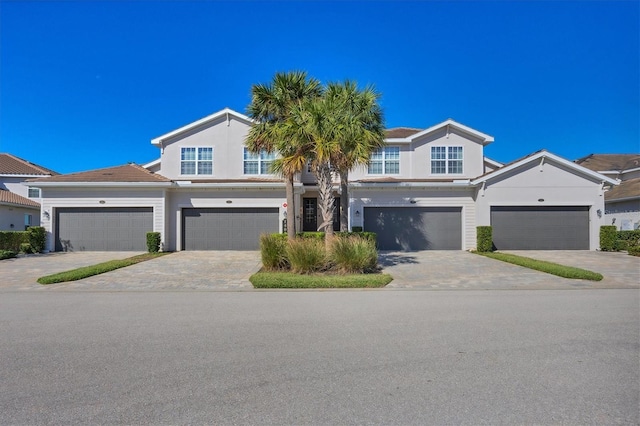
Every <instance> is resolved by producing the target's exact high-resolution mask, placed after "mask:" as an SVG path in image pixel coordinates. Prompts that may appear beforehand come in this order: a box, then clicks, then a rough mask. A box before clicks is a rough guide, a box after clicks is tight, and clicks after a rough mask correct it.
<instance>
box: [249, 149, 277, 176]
mask: <svg viewBox="0 0 640 426" xmlns="http://www.w3.org/2000/svg"><path fill="white" fill-rule="evenodd" d="M243 159H244V160H243V162H244V166H243V168H244V174H245V175H267V174H271V170H269V169H270V167H271V163H273V160H275V159H276V154H275V152H271V153H269V152H267V151H260V153H259V154H254V153H252V152H249V150H248V149H247V148H244V156H243Z"/></svg>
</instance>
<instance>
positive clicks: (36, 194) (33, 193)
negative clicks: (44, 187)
mask: <svg viewBox="0 0 640 426" xmlns="http://www.w3.org/2000/svg"><path fill="white" fill-rule="evenodd" d="M29 198H40V188H34V187H32V186H30V187H29Z"/></svg>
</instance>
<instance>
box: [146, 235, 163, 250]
mask: <svg viewBox="0 0 640 426" xmlns="http://www.w3.org/2000/svg"><path fill="white" fill-rule="evenodd" d="M147 251H148V252H149V253H158V252H159V251H160V233H159V232H147Z"/></svg>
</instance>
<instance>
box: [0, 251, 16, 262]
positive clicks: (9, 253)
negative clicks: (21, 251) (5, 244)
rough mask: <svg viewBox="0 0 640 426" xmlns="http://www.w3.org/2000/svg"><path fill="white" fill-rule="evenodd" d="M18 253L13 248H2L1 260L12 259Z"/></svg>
mask: <svg viewBox="0 0 640 426" xmlns="http://www.w3.org/2000/svg"><path fill="white" fill-rule="evenodd" d="M17 255H18V253H16V252H15V251H13V250H0V260H4V259H11V258H13V257H16V256H17Z"/></svg>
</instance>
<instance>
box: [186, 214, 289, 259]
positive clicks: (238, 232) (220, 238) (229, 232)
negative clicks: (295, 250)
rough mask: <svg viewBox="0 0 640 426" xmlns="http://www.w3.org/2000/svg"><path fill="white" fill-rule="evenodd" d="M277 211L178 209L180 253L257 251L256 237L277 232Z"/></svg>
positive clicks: (258, 241) (258, 239) (257, 241)
mask: <svg viewBox="0 0 640 426" xmlns="http://www.w3.org/2000/svg"><path fill="white" fill-rule="evenodd" d="M278 218H279V210H278V208H201V209H192V208H185V209H182V238H183V240H182V247H183V249H184V250H257V249H258V248H259V246H260V234H262V233H274V232H279V224H278Z"/></svg>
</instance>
